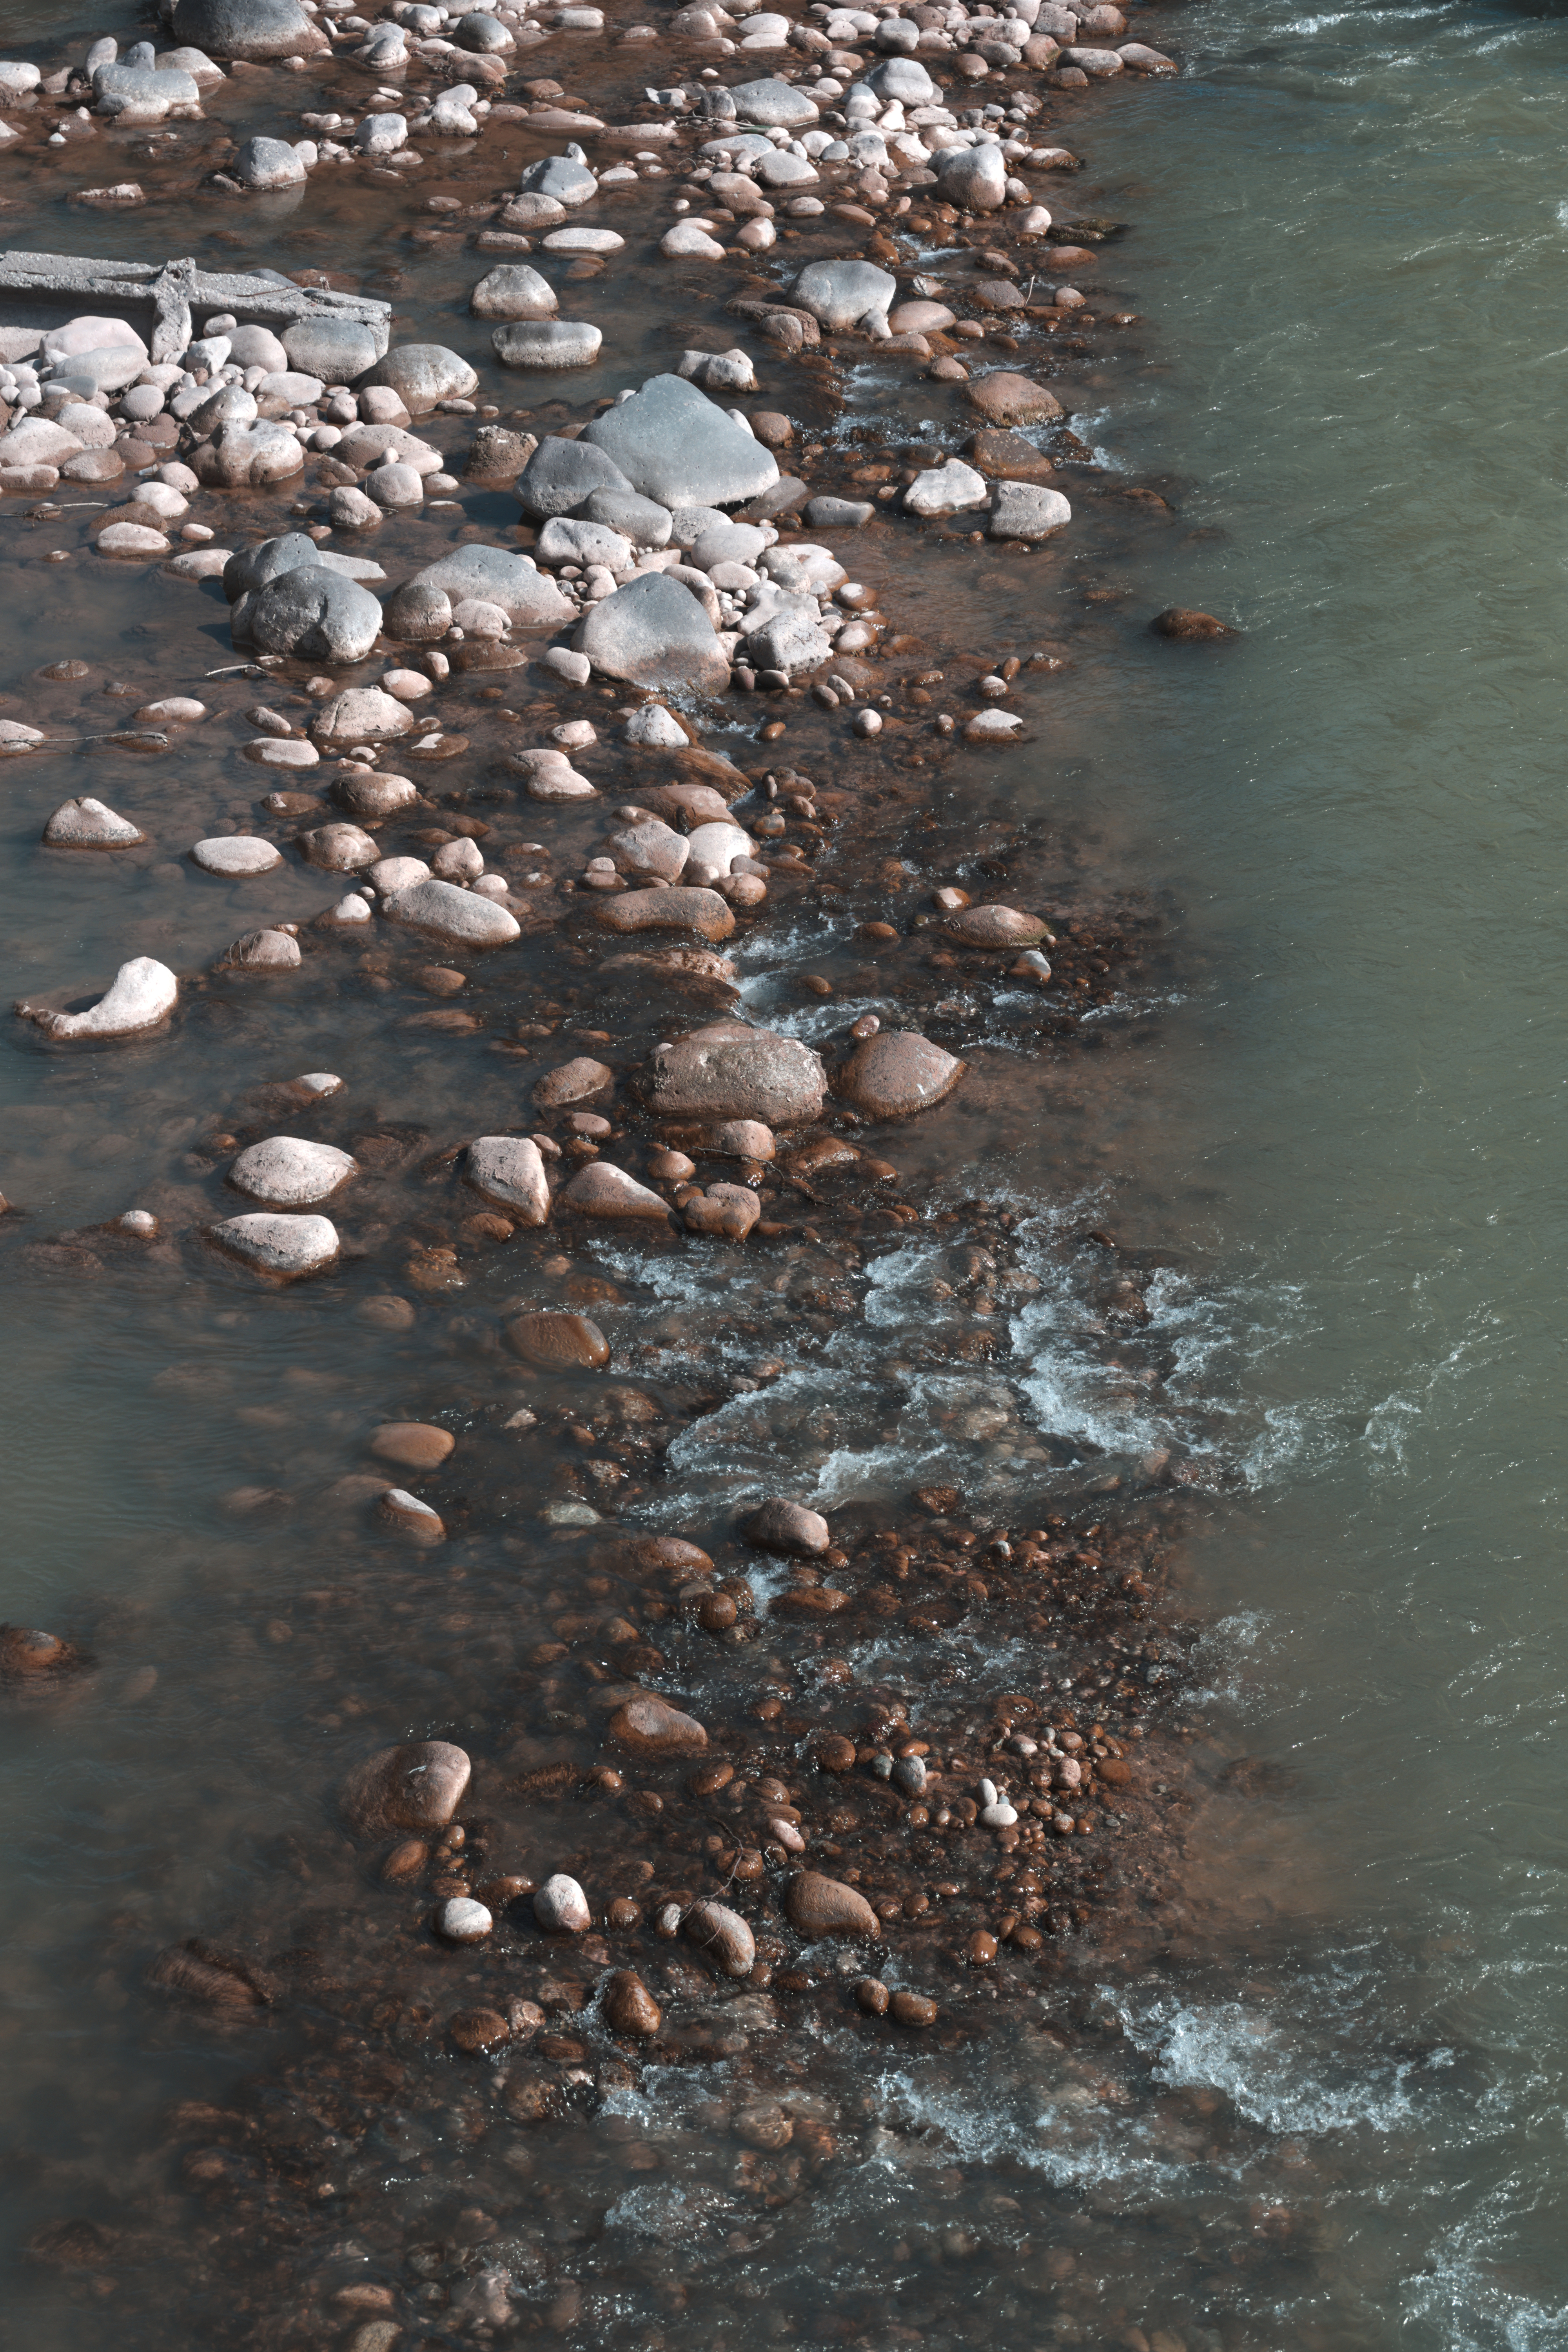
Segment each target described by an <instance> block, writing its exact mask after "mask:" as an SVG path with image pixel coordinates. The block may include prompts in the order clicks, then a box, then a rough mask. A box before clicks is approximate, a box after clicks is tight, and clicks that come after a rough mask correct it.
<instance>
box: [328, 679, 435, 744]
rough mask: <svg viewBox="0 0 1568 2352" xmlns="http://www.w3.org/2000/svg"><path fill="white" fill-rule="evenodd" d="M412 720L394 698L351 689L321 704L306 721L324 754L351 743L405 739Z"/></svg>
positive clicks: (377, 689)
mask: <svg viewBox="0 0 1568 2352" xmlns="http://www.w3.org/2000/svg"><path fill="white" fill-rule="evenodd" d="M414 723H415V722H414V717H413V714H412V712H411V711H410V710H409V709H407V707H406V705H405V704H404V703H401V702H399V701H398V699H397V698H396V696H395V695H392V694H384V693H383V691H382V689H381V688H380V687H378V686H351V687H350V688H348V689H347V691H346V692H345V693H342V694H335V695H334V696H333V697H332V698H331V701H330V702H323V703H322V704H321V706H320V707H319V709H317V711H316V715H315V717H314V718H313V719H311V721H310V732H311V734H312V735H313V736H314V737H315V739H316V740H317V742H318V743H319V744H320V745H321V746H322V748H323V749H325V750H328V751H334V750H337V749H338V748H339V747H341V746H347V745H352V744H354V743H382V742H386V741H388V740H390V739H391V738H393V737H395V736H398V735H406V734H407V732H408V730H409V729H410V728H411V727H412V726H413V725H414Z"/></svg>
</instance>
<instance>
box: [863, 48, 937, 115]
mask: <svg viewBox="0 0 1568 2352" xmlns="http://www.w3.org/2000/svg"><path fill="white" fill-rule="evenodd" d="M862 79H863V80H864V81H865V84H866V87H867V89H869V90H873V91H875V93H876V95H877V96H878V97H879V99H880V100H882V103H883V105H884V106H886V105H887V104H888V103H889V100H893V99H897V100H898V101H899V103H900V106H931V104H933V103H934V101H935V98H936V84H935V83H934V82H933V81H932V79H931V76H930V74H929V73H927V71H926V69H925V68H924V66H922V65H921V61H920V59H919V58H880V59H879V61H878V63H877V64H876V65H874V66H873V67H872V68H871V70H870V72H869V73H868V74H866V75H864V76H862Z"/></svg>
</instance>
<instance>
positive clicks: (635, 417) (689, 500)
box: [582, 375, 779, 510]
mask: <svg viewBox="0 0 1568 2352" xmlns="http://www.w3.org/2000/svg"><path fill="white" fill-rule="evenodd" d="M582 438H583V440H584V441H585V442H587V443H589V444H590V445H591V446H594V447H595V448H599V449H602V450H604V451H605V454H606V455H607V456H608V457H610V458H611V460H612V461H613V463H614V464H615V465H616V466H617V467H619V469H620V471H621V474H622V476H623V477H624V478H625V479H626V482H627V483H629V485H630V487H631V488H633V489H635V490H640V491H641V492H642V494H643V496H644V497H645V498H649V499H656V500H657V501H658V504H659V505H660V506H663V507H668V508H669V509H672V510H673V509H676V508H678V507H693V506H711V507H725V506H736V505H739V504H740V503H741V502H742V500H743V499H752V498H755V497H757V496H758V494H759V493H760V492H761V491H763V490H765V489H767V488H768V487H769V485H770V484H772V483H773V482H776V481H777V480H778V478H779V468H778V461H777V459H776V458H775V457H773V452H772V451H771V450H769V449H765V448H764V447H763V444H762V443H761V442H760V441H759V440H758V439H757V438H756V436H755V435H754V434H752V433H750V432H748V431H747V430H746V428H745V427H744V426H743V425H736V424H735V423H734V422H733V421H732V420H731V418H730V417H728V416H727V415H725V413H724V411H723V410H722V409H721V408H720V407H719V406H717V404H715V403H714V402H713V401H710V400H709V399H708V398H707V397H706V396H705V395H704V394H702V393H700V392H699V391H698V389H697V387H696V385H695V384H690V383H685V382H684V381H683V379H682V378H681V377H679V376H678V375H656V376H652V377H650V378H649V380H648V381H647V383H645V384H644V385H643V387H642V389H641V391H640V392H636V393H634V394H632V396H631V398H630V399H629V400H623V401H620V402H618V403H617V404H616V406H615V407H614V408H610V409H606V410H605V414H604V415H602V416H596V417H595V419H594V421H593V423H592V424H591V425H585V426H584V429H583V435H582Z"/></svg>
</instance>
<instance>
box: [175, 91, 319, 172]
mask: <svg viewBox="0 0 1568 2352" xmlns="http://www.w3.org/2000/svg"><path fill="white" fill-rule="evenodd" d="M191 88H192V89H195V82H193V83H192V84H191ZM228 169H229V175H230V177H231V178H233V179H236V180H237V181H238V182H239V184H240V186H241V187H242V188H299V187H302V186H303V185H304V183H305V166H304V164H303V163H301V162H300V158H299V156H298V155H297V154H296V153H295V152H294V150H293V148H292V147H290V146H289V143H288V142H287V141H286V140H283V139H243V140H241V142H240V144H239V148H238V152H237V154H236V155H235V158H234V161H233V163H230V165H229V167H228Z"/></svg>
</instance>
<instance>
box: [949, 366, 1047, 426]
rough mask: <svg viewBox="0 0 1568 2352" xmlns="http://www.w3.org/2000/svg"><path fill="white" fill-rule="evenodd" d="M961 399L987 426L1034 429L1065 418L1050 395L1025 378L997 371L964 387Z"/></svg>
mask: <svg viewBox="0 0 1568 2352" xmlns="http://www.w3.org/2000/svg"><path fill="white" fill-rule="evenodd" d="M963 396H964V398H965V399H966V400H967V401H968V403H969V404H970V406H971V408H973V409H977V410H978V411H979V413H980V415H982V416H984V419H985V421H986V423H987V424H988V425H1038V424H1043V423H1044V422H1046V421H1047V419H1048V418H1051V417H1056V416H1060V415H1064V414H1065V412H1064V410H1063V408H1062V404H1061V402H1060V401H1059V400H1058V398H1057V396H1056V394H1055V393H1054V392H1047V390H1046V388H1045V386H1044V384H1041V383H1035V382H1034V381H1033V379H1032V378H1031V377H1029V376H1026V375H1014V374H1010V373H1006V372H1005V371H1003V370H998V372H997V373H995V374H994V375H983V376H977V377H975V378H974V380H973V382H972V383H968V384H966V385H965V386H964V395H963Z"/></svg>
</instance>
